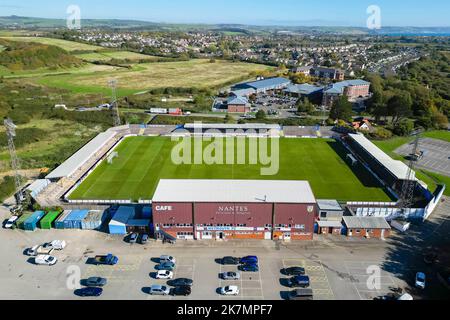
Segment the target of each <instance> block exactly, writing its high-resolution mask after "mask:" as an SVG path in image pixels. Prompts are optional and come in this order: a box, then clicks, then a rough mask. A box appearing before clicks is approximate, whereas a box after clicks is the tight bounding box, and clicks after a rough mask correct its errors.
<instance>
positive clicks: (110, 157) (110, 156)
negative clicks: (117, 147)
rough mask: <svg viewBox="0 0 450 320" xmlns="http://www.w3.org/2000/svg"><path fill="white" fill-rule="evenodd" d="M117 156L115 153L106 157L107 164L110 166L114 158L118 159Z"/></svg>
mask: <svg viewBox="0 0 450 320" xmlns="http://www.w3.org/2000/svg"><path fill="white" fill-rule="evenodd" d="M118 156H119V153H118V152H116V151H114V152H112V153H111V154H110V155H109V156H108V158H107V162H108V164H112V163H113V160H114V158H116V157H118Z"/></svg>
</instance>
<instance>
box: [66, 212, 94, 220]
mask: <svg viewBox="0 0 450 320" xmlns="http://www.w3.org/2000/svg"><path fill="white" fill-rule="evenodd" d="M88 213H89V210H73V211H72V212H71V213H70V214H69V215H68V216H67V218H66V219H64V221H78V220H83V219H84V218H85V217H86V216H87V215H88Z"/></svg>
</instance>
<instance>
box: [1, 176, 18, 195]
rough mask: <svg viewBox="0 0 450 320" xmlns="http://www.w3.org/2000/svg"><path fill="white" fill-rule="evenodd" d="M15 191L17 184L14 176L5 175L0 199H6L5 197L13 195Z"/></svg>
mask: <svg viewBox="0 0 450 320" xmlns="http://www.w3.org/2000/svg"><path fill="white" fill-rule="evenodd" d="M15 191H16V184H15V182H14V178H13V177H10V176H6V177H4V178H3V181H2V182H1V183H0V201H5V199H7V198H9V197H10V196H12V195H13V194H14V192H15Z"/></svg>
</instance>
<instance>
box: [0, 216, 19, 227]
mask: <svg viewBox="0 0 450 320" xmlns="http://www.w3.org/2000/svg"><path fill="white" fill-rule="evenodd" d="M17 219H19V217H18V216H12V217H11V218H9V219H8V220H7V221H6V222H5V224H4V226H3V228H5V229H12V228H13V227H14V226H15V224H16V221H17Z"/></svg>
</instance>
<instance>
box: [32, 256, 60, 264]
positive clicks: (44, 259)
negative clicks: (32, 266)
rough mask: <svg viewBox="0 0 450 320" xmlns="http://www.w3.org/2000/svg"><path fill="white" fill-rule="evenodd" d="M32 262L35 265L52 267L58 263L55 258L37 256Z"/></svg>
mask: <svg viewBox="0 0 450 320" xmlns="http://www.w3.org/2000/svg"><path fill="white" fill-rule="evenodd" d="M34 262H35V263H36V264H37V265H42V266H53V265H55V264H56V262H58V259H57V258H56V257H53V256H49V255H39V256H37V257H36V258H34Z"/></svg>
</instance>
